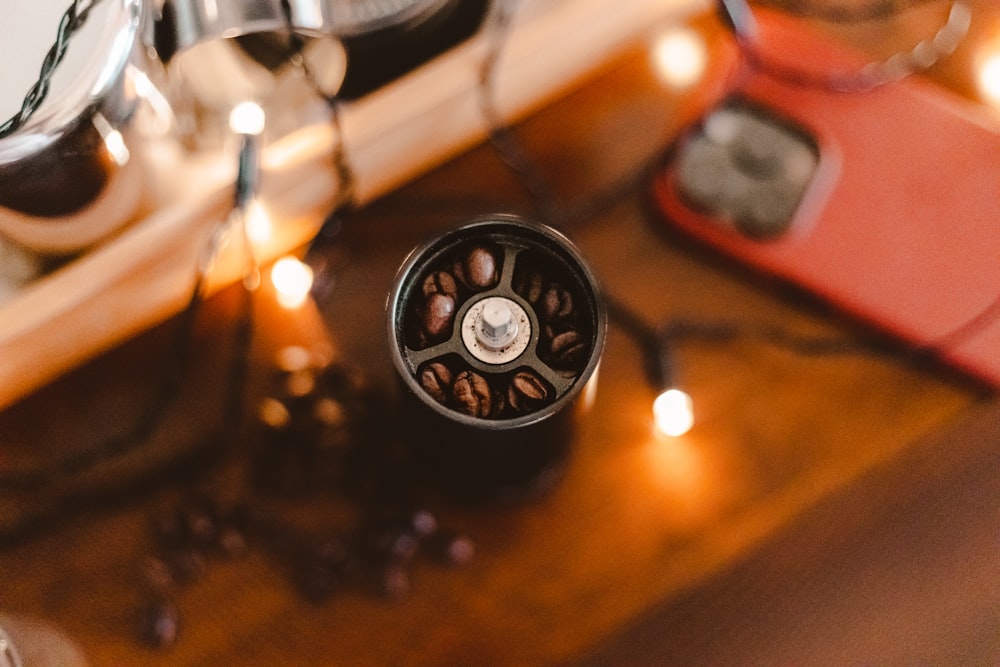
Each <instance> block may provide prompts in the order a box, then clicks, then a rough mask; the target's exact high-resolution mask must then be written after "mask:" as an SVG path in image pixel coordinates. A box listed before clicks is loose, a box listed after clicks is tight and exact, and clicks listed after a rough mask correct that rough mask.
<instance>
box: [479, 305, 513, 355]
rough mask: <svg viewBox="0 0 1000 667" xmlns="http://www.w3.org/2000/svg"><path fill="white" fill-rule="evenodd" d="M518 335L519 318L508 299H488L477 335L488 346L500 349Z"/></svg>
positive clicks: (480, 318)
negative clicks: (516, 316)
mask: <svg viewBox="0 0 1000 667" xmlns="http://www.w3.org/2000/svg"><path fill="white" fill-rule="evenodd" d="M516 336H517V318H515V317H514V311H512V310H511V308H510V305H509V304H508V302H507V300H506V299H503V298H493V299H487V300H486V303H484V304H483V311H482V313H481V314H480V315H479V321H478V322H477V323H476V337H477V338H478V339H479V342H480V343H482V344H483V345H485V346H486V347H488V348H491V349H494V350H498V349H500V348H502V347H504V346H505V345H507V344H509V343H510V342H511V341H512V340H514V338H515V337H516Z"/></svg>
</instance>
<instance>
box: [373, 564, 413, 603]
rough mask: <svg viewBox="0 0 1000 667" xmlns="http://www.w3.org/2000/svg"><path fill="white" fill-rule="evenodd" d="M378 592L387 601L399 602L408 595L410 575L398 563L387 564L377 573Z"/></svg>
mask: <svg viewBox="0 0 1000 667" xmlns="http://www.w3.org/2000/svg"><path fill="white" fill-rule="evenodd" d="M379 592H380V593H381V594H382V597H384V598H386V599H387V600H400V599H402V598H405V597H406V596H407V595H409V593H410V573H409V572H407V570H406V567H404V566H403V565H401V564H399V563H389V564H388V565H386V566H385V567H384V568H383V569H382V571H381V572H380V573H379Z"/></svg>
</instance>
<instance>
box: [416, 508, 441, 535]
mask: <svg viewBox="0 0 1000 667" xmlns="http://www.w3.org/2000/svg"><path fill="white" fill-rule="evenodd" d="M410 528H412V529H413V534H414V535H416V536H417V537H418V538H420V539H424V538H426V537H430V536H431V535H433V534H434V533H436V532H437V529H438V520H437V517H436V516H434V514H433V513H431V512H429V511H427V510H415V511H414V512H413V515H412V516H411V517H410Z"/></svg>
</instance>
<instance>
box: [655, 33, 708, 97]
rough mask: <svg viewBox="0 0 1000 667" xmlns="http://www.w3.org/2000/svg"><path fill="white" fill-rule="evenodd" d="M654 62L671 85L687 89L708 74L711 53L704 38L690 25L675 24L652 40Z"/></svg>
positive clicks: (665, 80)
mask: <svg viewBox="0 0 1000 667" xmlns="http://www.w3.org/2000/svg"><path fill="white" fill-rule="evenodd" d="M652 56H653V65H654V67H655V69H656V73H657V74H658V75H659V77H660V80H661V81H663V83H665V84H666V85H668V86H673V87H675V88H685V87H687V86H690V85H691V84H693V83H695V82H696V81H698V80H699V79H700V78H701V76H702V74H704V73H705V67H706V64H707V61H708V55H707V52H706V48H705V41H704V40H703V39H702V38H701V36H700V35H699V34H698V33H696V32H695V31H693V30H691V29H690V28H684V27H673V28H671V29H669V30H667V31H665V32H663V33H661V34H660V35H659V36H658V37H657V38H656V41H655V42H654V43H653V52H652Z"/></svg>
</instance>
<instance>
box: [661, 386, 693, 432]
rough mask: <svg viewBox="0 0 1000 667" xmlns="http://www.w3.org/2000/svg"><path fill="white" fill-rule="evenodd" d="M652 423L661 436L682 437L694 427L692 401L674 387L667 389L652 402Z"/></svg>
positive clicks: (683, 392)
mask: <svg viewBox="0 0 1000 667" xmlns="http://www.w3.org/2000/svg"><path fill="white" fill-rule="evenodd" d="M653 423H654V424H655V425H656V429H657V430H658V431H659V432H660V433H662V434H663V435H668V436H671V437H677V436H681V435H684V434H685V433H687V432H688V431H690V430H691V427H692V426H694V401H693V400H692V399H691V396H689V395H688V394H687V393H686V392H685V391H683V390H681V389H677V388H676V387H673V388H670V389H667V390H666V391H664V392H662V393H661V394H660V395H659V396H657V397H656V400H654V401H653Z"/></svg>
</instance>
